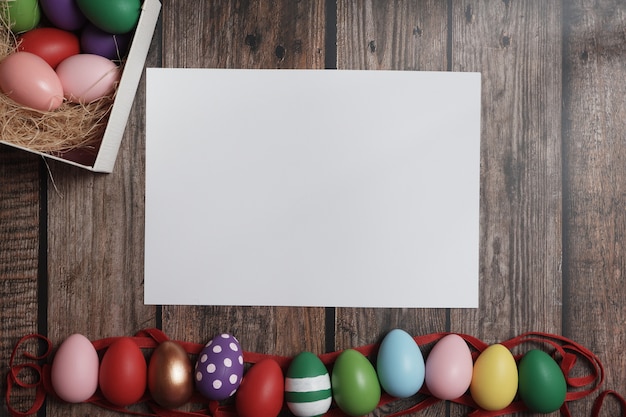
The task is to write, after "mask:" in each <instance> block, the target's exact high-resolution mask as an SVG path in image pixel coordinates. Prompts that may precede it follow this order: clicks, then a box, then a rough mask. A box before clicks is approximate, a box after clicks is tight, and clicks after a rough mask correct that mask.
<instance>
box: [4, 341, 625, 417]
mask: <svg viewBox="0 0 626 417" xmlns="http://www.w3.org/2000/svg"><path fill="white" fill-rule="evenodd" d="M449 334H452V333H445V332H444V333H431V334H427V335H422V336H415V337H414V338H413V339H414V340H415V342H416V343H417V344H418V345H420V346H422V345H427V344H430V343H434V342H437V341H439V340H440V339H441V338H443V337H444V336H447V335H449ZM456 334H458V333H456ZM458 335H459V336H460V337H462V338H463V339H464V340H465V341H466V342H467V343H468V345H469V346H470V347H471V348H473V352H472V356H473V358H474V359H475V358H476V357H477V356H478V355H479V354H480V353H481V352H482V351H483V350H485V349H486V348H487V347H488V346H489V345H488V344H487V343H485V342H483V341H481V340H479V339H478V338H476V337H473V336H469V335H465V334H458ZM32 339H35V340H39V341H40V342H44V343H45V349H44V352H43V353H42V354H41V355H35V354H32V353H29V352H23V353H22V356H23V357H25V358H27V359H30V360H34V361H36V362H33V363H22V364H16V355H17V353H18V351H19V350H20V348H21V346H22V345H23V344H24V343H25V342H27V341H29V340H32ZM118 339H120V337H110V338H105V339H100V340H96V341H93V342H92V344H93V345H94V347H95V349H96V350H97V351H98V352H103V351H105V350H106V349H107V348H108V347H109V346H110V345H111V344H112V343H114V342H115V341H116V340H118ZM133 340H134V341H135V342H136V343H137V345H138V346H139V348H141V349H154V348H156V347H157V346H158V345H159V344H160V343H162V342H164V341H166V340H169V338H168V337H167V335H166V334H165V333H163V332H162V331H161V330H158V329H145V330H141V331H140V332H138V333H137V334H136V335H135V336H134V337H133ZM176 343H178V344H180V345H181V346H182V347H183V349H184V350H185V351H186V352H187V353H188V354H191V355H197V354H198V353H200V351H201V350H202V348H203V347H204V345H202V344H199V343H192V342H186V341H176ZM500 344H502V345H503V346H505V347H506V348H507V349H509V350H513V348H515V347H517V346H520V345H523V344H536V345H541V346H544V347H545V346H548V347H551V348H552V352H550V353H551V355H552V357H553V358H554V359H555V360H556V361H557V363H559V366H560V368H561V370H562V371H563V375H564V376H565V380H566V382H567V384H568V386H569V387H571V388H572V390H570V391H568V392H567V394H566V397H565V402H564V404H563V406H562V407H561V410H560V411H561V415H563V416H564V417H571V414H570V412H569V408H568V405H567V404H568V402H571V401H575V400H578V399H581V398H584V397H586V396H588V395H590V394H592V393H594V392H595V391H597V390H598V389H599V387H600V386H601V385H602V383H603V382H604V367H603V366H602V363H601V362H600V359H599V358H598V357H597V356H596V355H595V354H594V353H593V352H591V351H590V350H589V349H587V348H585V347H584V346H582V345H580V344H578V343H576V342H574V341H572V340H570V339H568V338H566V337H563V336H558V335H554V334H549V333H540V332H529V333H524V334H522V335H520V336H517V337H514V338H512V339H509V340H506V341H504V342H501V343H500ZM378 347H379V344H370V345H366V346H361V347H357V348H354V350H357V351H359V352H360V353H362V354H363V355H365V356H371V355H374V354H376V353H377V350H378ZM51 352H52V343H51V342H50V340H49V339H48V338H46V337H45V336H42V335H36V334H33V335H27V336H24V337H23V338H21V339H20V340H19V341H18V342H17V343H16V345H15V347H14V349H13V352H12V354H11V359H10V362H9V367H10V369H9V372H8V374H7V390H6V404H7V408H8V410H9V412H10V413H11V415H12V416H13V417H26V416H29V415H32V414H35V413H36V412H37V411H38V410H39V409H40V408H41V407H42V406H43V403H44V400H45V398H46V396H47V395H51V396H54V397H56V395H55V393H54V388H53V387H52V384H51V382H50V365H49V364H47V363H43V362H44V361H45V360H46V359H47V358H48V356H49V355H50V353H51ZM341 352H342V351H336V352H330V353H325V354H322V355H319V358H320V360H321V361H322V362H323V363H324V364H325V365H326V366H330V365H332V364H333V363H334V361H335V360H336V359H337V357H338V356H339V355H340V354H341ZM243 355H244V361H245V362H246V363H248V364H254V363H257V362H259V361H261V360H262V359H266V358H271V359H274V360H275V361H276V362H278V364H279V365H280V366H281V368H282V369H283V370H284V371H286V370H287V368H288V366H289V363H290V362H291V359H292V358H291V357H287V356H276V355H268V354H263V353H255V352H247V351H244V352H243ZM521 356H522V354H518V355H516V356H515V359H516V360H519V359H520V358H521ZM579 359H583V360H584V361H586V362H587V364H588V365H590V368H591V373H589V374H587V375H583V376H572V375H570V374H571V373H572V370H573V368H574V366H575V365H576V362H577V360H579ZM25 370H30V372H31V373H34V374H35V379H36V380H35V382H30V383H27V382H25V381H24V380H23V379H21V378H20V373H21V372H24V371H25ZM15 387H20V388H24V389H35V400H34V402H33V404H32V406H31V407H30V409H28V410H27V411H19V410H16V409H15V408H14V407H13V406H12V404H11V394H12V393H13V390H14V388H15ZM607 396H613V397H615V398H617V399H618V401H619V402H620V405H621V408H622V416H623V417H626V401H625V400H624V398H623V397H622V396H621V395H620V394H618V393H617V392H615V391H611V390H607V391H604V392H602V393H601V394H600V395H599V397H598V399H597V400H596V402H595V404H594V407H593V410H592V417H597V416H598V415H599V414H600V410H601V408H602V404H603V402H604V400H605V398H606V397H607ZM396 400H397V398H395V397H392V396H390V395H388V394H386V393H383V395H382V396H381V400H380V402H379V404H378V406H383V405H385V404H389V403H391V402H393V401H396ZM416 400H417V401H418V402H417V403H416V404H414V405H412V406H411V407H409V408H407V409H404V410H400V411H397V412H395V413H393V414H390V415H389V417H399V416H402V415H405V414H409V413H416V412H418V411H420V410H423V409H425V408H428V407H430V406H432V405H434V404H436V403H438V402H440V401H442V400H440V399H438V398H435V397H433V396H432V395H430V393H429V392H428V389H427V388H426V386H424V387H423V388H422V389H421V390H420V392H419V393H418V395H417V396H416ZM86 402H89V403H92V404H94V405H96V406H99V407H102V408H106V409H109V410H113V411H118V412H120V413H124V414H129V415H139V416H154V417H194V416H206V415H207V414H209V415H211V416H213V417H238V416H237V412H236V410H235V408H234V407H233V406H232V405H224V404H221V403H219V402H217V401H207V400H206V399H204V398H203V397H201V396H200V395H199V394H197V393H196V394H194V396H193V397H192V399H191V400H190V402H192V403H197V404H204V406H205V408H203V409H201V410H197V411H179V410H169V409H165V408H163V407H160V406H159V405H158V404H157V403H156V402H154V401H153V400H152V398H151V397H150V395H149V394H146V395H145V396H144V397H143V398H142V399H141V400H140V401H139V402H140V403H145V404H147V406H148V407H149V409H150V410H151V412H149V413H144V412H135V411H131V410H128V409H127V408H124V407H118V406H115V405H113V404H111V403H109V402H108V401H107V400H106V399H105V398H104V397H103V396H102V395H101V393H100V392H99V391H98V392H96V394H94V395H93V396H92V397H91V398H90V399H88V400H87V401H86ZM453 402H455V403H457V404H461V405H465V406H467V407H469V408H471V409H473V411H471V412H470V413H469V416H471V417H496V416H501V415H506V414H511V413H516V412H520V411H525V410H527V407H526V406H525V405H524V403H523V402H522V401H521V400H516V401H514V402H513V403H511V404H510V405H509V406H508V407H506V408H504V409H502V410H497V411H487V410H483V409H481V408H480V407H478V406H477V405H476V403H475V402H474V401H473V400H472V397H471V395H469V394H468V393H466V394H465V395H463V396H461V397H459V398H457V399H455V400H453ZM325 417H345V414H344V413H343V412H342V411H341V410H340V409H339V408H337V407H333V408H331V409H330V410H329V411H328V412H327V413H326V414H325Z"/></svg>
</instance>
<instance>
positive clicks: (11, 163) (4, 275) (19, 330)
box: [0, 146, 41, 411]
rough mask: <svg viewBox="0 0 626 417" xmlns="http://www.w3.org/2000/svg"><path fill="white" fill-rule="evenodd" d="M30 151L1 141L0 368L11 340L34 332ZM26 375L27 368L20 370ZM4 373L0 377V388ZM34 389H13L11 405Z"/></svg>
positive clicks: (35, 188)
mask: <svg viewBox="0 0 626 417" xmlns="http://www.w3.org/2000/svg"><path fill="white" fill-rule="evenodd" d="M40 163H41V161H40V159H39V158H38V157H36V156H34V155H30V154H27V153H24V152H22V151H18V150H15V149H12V148H9V147H7V146H0V317H2V319H1V320H0V369H3V370H7V369H8V366H9V359H10V357H11V352H12V350H13V346H14V345H15V343H17V341H18V340H19V339H20V338H21V337H22V336H24V335H27V334H31V333H37V330H38V329H37V327H38V271H39V208H40V205H39V202H40V201H39V168H40ZM20 376H21V377H24V378H28V375H27V374H24V375H20ZM5 391H6V378H5V375H4V374H3V375H2V378H0V392H2V393H4V392H5ZM33 400H34V392H33V391H32V390H17V391H15V395H14V396H12V398H11V405H12V406H13V407H15V408H16V409H18V410H22V411H25V410H27V409H28V408H30V405H31V404H32V403H33Z"/></svg>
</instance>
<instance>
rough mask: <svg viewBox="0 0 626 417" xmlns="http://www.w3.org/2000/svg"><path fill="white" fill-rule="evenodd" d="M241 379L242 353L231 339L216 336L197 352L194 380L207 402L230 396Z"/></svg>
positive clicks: (234, 340) (233, 339) (236, 343)
mask: <svg viewBox="0 0 626 417" xmlns="http://www.w3.org/2000/svg"><path fill="white" fill-rule="evenodd" d="M242 377H243V352H242V350H241V346H240V345H239V342H238V341H237V339H236V338H235V337H234V336H232V335H230V334H226V333H224V334H221V335H218V336H215V337H214V338H213V339H211V340H210V341H209V343H207V344H206V345H205V346H204V348H203V349H202V350H201V351H200V354H199V355H198V359H197V361H196V368H195V377H194V379H195V382H196V388H197V389H198V391H199V392H200V393H201V394H202V395H203V396H205V397H206V398H208V399H209V400H217V401H220V400H225V399H226V398H228V397H231V396H232V395H233V394H234V393H235V391H237V388H239V384H240V383H241V378H242Z"/></svg>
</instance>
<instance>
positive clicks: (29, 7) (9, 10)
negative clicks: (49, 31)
mask: <svg viewBox="0 0 626 417" xmlns="http://www.w3.org/2000/svg"><path fill="white" fill-rule="evenodd" d="M0 3H4V4H3V5H2V4H0V8H1V10H2V14H4V16H3V17H4V18H5V19H6V20H7V21H9V22H10V25H11V31H13V32H14V33H22V32H26V31H28V30H31V29H34V28H35V27H36V26H37V25H38V24H39V20H40V19H41V10H40V8H39V2H38V1H37V0H14V1H6V2H0ZM7 14H8V16H7Z"/></svg>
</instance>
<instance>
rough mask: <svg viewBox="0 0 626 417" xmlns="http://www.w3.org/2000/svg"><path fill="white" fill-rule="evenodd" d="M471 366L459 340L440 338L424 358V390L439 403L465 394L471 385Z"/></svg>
mask: <svg viewBox="0 0 626 417" xmlns="http://www.w3.org/2000/svg"><path fill="white" fill-rule="evenodd" d="M473 366H474V362H473V361H472V353H471V352H470V350H469V347H468V346H467V343H466V342H465V340H463V338H462V337H461V336H459V335H457V334H449V335H446V336H444V337H443V338H441V339H440V340H439V341H438V342H437V343H436V344H435V345H434V346H433V348H432V349H431V351H430V353H429V354H428V357H427V358H426V377H425V383H426V387H428V390H429V391H430V393H431V394H432V395H433V396H434V397H437V398H439V399H442V400H454V399H456V398H459V397H460V396H461V395H463V394H465V392H466V391H467V389H468V388H469V386H470V383H471V382H472V370H473Z"/></svg>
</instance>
